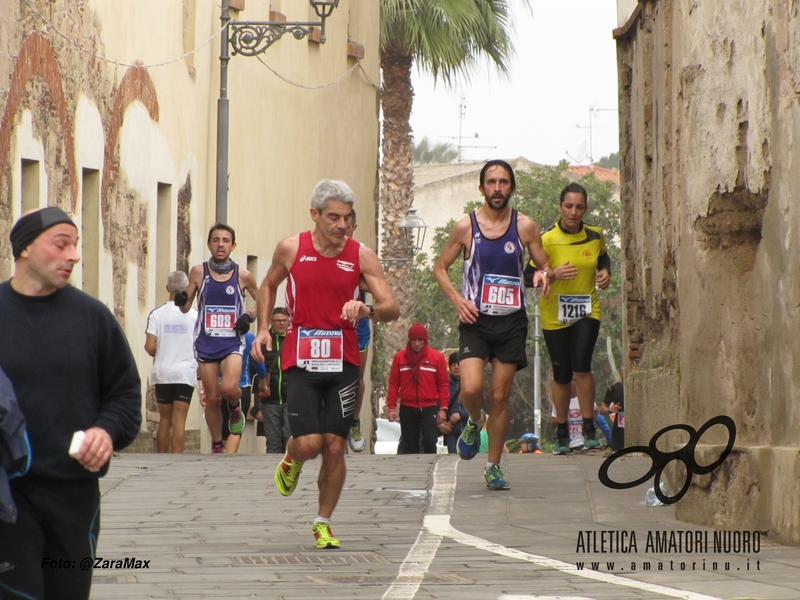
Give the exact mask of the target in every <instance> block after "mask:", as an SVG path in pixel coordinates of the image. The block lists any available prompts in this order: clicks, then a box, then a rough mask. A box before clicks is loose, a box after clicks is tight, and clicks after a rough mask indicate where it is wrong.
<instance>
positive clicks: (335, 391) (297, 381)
mask: <svg viewBox="0 0 800 600" xmlns="http://www.w3.org/2000/svg"><path fill="white" fill-rule="evenodd" d="M358 382H359V373H358V367H357V366H356V365H351V364H350V363H344V365H343V366H342V371H341V372H339V373H319V372H314V373H311V372H309V371H306V370H305V369H301V368H299V367H291V368H290V369H289V370H287V371H286V391H287V394H286V396H287V400H286V402H287V408H288V412H289V428H290V429H291V430H292V436H293V437H296V438H297V437H302V436H304V435H312V434H322V433H332V434H334V435H338V436H339V437H342V438H347V435H348V433H349V432H350V424H351V423H352V421H353V414H354V413H355V410H356V401H357V400H358Z"/></svg>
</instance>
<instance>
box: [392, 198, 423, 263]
mask: <svg viewBox="0 0 800 600" xmlns="http://www.w3.org/2000/svg"><path fill="white" fill-rule="evenodd" d="M397 226H398V227H399V228H400V229H408V230H409V232H410V235H411V239H412V240H414V245H413V246H412V248H411V256H412V257H413V256H416V255H417V254H419V251H420V250H422V245H423V244H424V243H425V230H427V229H428V226H427V225H426V224H425V221H423V220H422V217H418V216H417V209H416V208H409V209H408V213H406V216H405V217H403V219H402V220H401V221H400V223H398V225H397Z"/></svg>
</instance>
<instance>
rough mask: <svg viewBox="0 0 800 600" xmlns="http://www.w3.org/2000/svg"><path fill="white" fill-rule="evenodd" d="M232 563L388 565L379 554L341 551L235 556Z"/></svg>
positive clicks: (237, 564) (247, 564) (258, 564)
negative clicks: (344, 552)
mask: <svg viewBox="0 0 800 600" xmlns="http://www.w3.org/2000/svg"><path fill="white" fill-rule="evenodd" d="M231 562H232V563H233V565H234V566H236V567H247V566H253V565H257V566H261V565H366V564H388V563H389V562H390V561H388V560H386V559H385V558H383V557H382V556H380V555H379V554H376V553H374V552H365V553H359V554H343V553H342V552H340V551H337V552H335V553H334V552H329V553H326V554H319V553H313V554H310V553H309V554H301V553H297V554H258V555H256V556H233V557H231Z"/></svg>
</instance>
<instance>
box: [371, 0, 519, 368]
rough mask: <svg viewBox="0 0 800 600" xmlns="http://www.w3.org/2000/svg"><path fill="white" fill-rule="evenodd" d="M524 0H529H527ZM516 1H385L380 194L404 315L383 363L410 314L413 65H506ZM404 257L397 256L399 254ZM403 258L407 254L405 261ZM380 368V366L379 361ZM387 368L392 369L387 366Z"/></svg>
mask: <svg viewBox="0 0 800 600" xmlns="http://www.w3.org/2000/svg"><path fill="white" fill-rule="evenodd" d="M523 1H524V2H526V3H527V0H523ZM511 3H512V0H381V39H380V42H381V72H382V75H383V88H382V91H381V109H382V111H383V136H382V137H383V141H382V146H381V149H382V153H383V158H382V164H381V191H380V196H379V203H380V212H381V225H382V227H383V235H382V238H381V248H382V252H381V254H382V256H383V258H384V259H389V260H388V261H387V262H386V263H385V264H387V265H388V267H387V278H388V280H389V283H390V285H391V286H392V288H393V290H394V293H395V295H396V297H397V300H398V302H399V303H400V310H401V317H400V320H399V321H397V323H395V324H392V325H390V326H388V327H387V328H386V329H385V330H384V331H383V332H382V336H381V339H382V341H383V343H382V345H383V353H384V357H383V358H384V362H387V361H388V362H389V363H390V362H391V359H392V356H393V355H394V352H395V351H396V350H399V349H400V348H401V347H402V346H404V345H405V339H406V336H405V334H406V331H407V330H408V327H409V325H410V322H409V321H410V318H411V315H413V306H412V302H413V287H412V277H411V270H412V266H413V265H412V263H411V261H410V260H408V259H409V258H410V256H411V251H410V247H411V243H410V242H411V240H410V237H409V232H408V231H407V230H403V229H401V228H399V227H398V224H399V223H400V221H401V220H402V218H403V217H404V216H405V215H406V212H407V211H408V209H409V207H410V206H411V204H412V203H413V199H414V198H413V179H414V174H413V168H412V150H411V127H410V124H409V117H410V116H411V105H412V102H413V100H414V91H413V88H412V86H411V66H412V65H413V64H414V63H415V62H416V64H417V66H418V67H419V68H420V69H422V70H424V71H427V72H429V73H431V74H432V75H433V77H434V79H435V80H436V81H439V80H442V81H443V82H444V83H445V84H446V85H450V84H451V83H452V82H453V80H454V79H455V78H456V77H457V76H460V77H463V78H466V79H468V78H469V75H470V73H471V72H473V71H474V70H475V68H476V67H477V66H479V65H480V64H481V63H482V62H483V61H484V60H485V59H488V61H489V62H490V63H492V64H494V66H495V67H496V68H497V69H498V71H499V72H500V73H505V72H507V68H508V59H509V58H510V56H511V54H512V51H513V48H512V45H511V41H510V30H511V21H512V19H511V10H510V5H511ZM398 259H399V260H398ZM404 259H405V260H404ZM379 370H380V368H379ZM386 372H387V373H388V369H387V371H386Z"/></svg>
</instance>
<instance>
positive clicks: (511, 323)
mask: <svg viewBox="0 0 800 600" xmlns="http://www.w3.org/2000/svg"><path fill="white" fill-rule="evenodd" d="M458 332H459V349H458V357H459V359H460V360H464V359H465V358H482V359H489V360H490V361H491V360H492V359H495V358H496V359H497V360H499V361H500V362H503V363H507V364H515V365H517V371H519V370H520V369H524V368H525V367H526V366H528V357H527V355H526V353H525V342H526V340H527V337H528V316H527V315H526V314H525V310H524V309H522V310H518V311H517V312H515V313H512V314H510V315H500V316H492V315H484V314H482V313H481V314H480V315H478V320H477V321H475V322H474V323H471V324H469V323H461V324H460V325H459V326H458Z"/></svg>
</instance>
